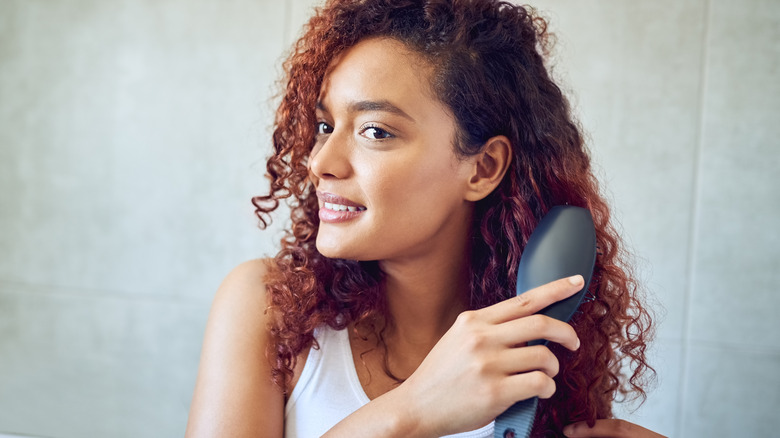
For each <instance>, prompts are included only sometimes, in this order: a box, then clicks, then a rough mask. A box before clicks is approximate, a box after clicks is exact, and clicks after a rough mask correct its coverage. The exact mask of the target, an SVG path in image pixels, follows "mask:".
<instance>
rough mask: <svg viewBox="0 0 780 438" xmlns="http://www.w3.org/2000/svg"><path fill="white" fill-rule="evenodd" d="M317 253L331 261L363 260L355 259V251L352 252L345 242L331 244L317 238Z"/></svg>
mask: <svg viewBox="0 0 780 438" xmlns="http://www.w3.org/2000/svg"><path fill="white" fill-rule="evenodd" d="M317 251H319V252H320V254H322V255H324V256H325V257H327V258H329V259H345V260H361V259H360V258H358V257H355V255H356V254H355V253H354V251H350V249H349V248H348V247H346V246H345V245H344V242H331V241H325V239H321V238H320V236H317Z"/></svg>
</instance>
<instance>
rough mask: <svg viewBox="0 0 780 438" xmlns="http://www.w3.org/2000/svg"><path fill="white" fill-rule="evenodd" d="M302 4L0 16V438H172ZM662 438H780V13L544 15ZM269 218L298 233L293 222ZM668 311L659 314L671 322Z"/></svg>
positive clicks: (604, 4)
mask: <svg viewBox="0 0 780 438" xmlns="http://www.w3.org/2000/svg"><path fill="white" fill-rule="evenodd" d="M310 4H313V2H312V1H311V0H306V1H293V0H287V1H277V0H253V1H249V0H232V1H220V2H216V1H206V0H161V1H151V0H148V1H131V0H125V1H119V0H116V1H100V0H92V1H89V0H69V1H65V0H63V1H58V2H54V1H44V0H0V433H2V432H6V433H20V434H21V433H23V434H30V435H40V436H48V437H85V436H111V437H125V436H127V437H130V436H145V437H154V436H160V437H162V436H180V435H182V434H183V431H184V425H185V423H186V416H187V410H188V406H189V401H190V397H191V393H192V386H193V382H194V378H195V372H196V367H197V361H198V354H199V350H200V342H201V336H202V332H203V328H204V325H205V319H206V314H207V311H208V306H209V302H210V299H211V296H212V294H213V292H214V291H215V289H216V288H217V286H218V284H219V282H220V280H221V278H222V277H223V276H224V275H225V274H226V273H227V272H228V271H229V269H230V268H231V267H232V266H234V265H235V264H237V263H239V262H240V261H242V260H245V259H248V258H253V257H258V256H263V255H268V254H272V253H273V252H274V250H273V248H274V245H275V243H276V241H277V239H278V237H279V232H278V230H277V229H273V230H270V231H264V232H260V231H257V230H256V229H255V228H254V224H255V220H254V217H253V215H252V207H251V205H250V204H249V198H250V197H251V196H252V195H253V194H256V193H260V192H261V191H262V190H263V188H264V187H265V182H264V179H263V178H262V174H263V171H264V164H263V161H264V157H265V156H266V155H267V154H268V153H269V146H268V127H269V125H270V121H271V114H272V106H271V104H270V103H269V97H270V96H271V93H272V90H273V82H274V80H275V79H276V77H277V76H278V72H279V60H280V57H281V56H282V54H283V52H284V50H285V48H286V47H287V46H288V45H289V43H290V42H291V41H292V40H293V38H294V36H295V35H296V34H297V32H298V30H299V28H300V24H301V23H302V22H303V21H304V20H305V17H306V15H307V14H308V10H309V8H310ZM536 5H537V7H538V8H539V9H540V10H542V11H544V13H545V15H547V16H548V17H549V18H551V20H552V28H553V30H554V31H555V32H556V33H557V35H558V40H559V44H558V48H557V51H556V68H555V72H556V75H557V76H558V77H559V78H561V79H562V81H563V84H564V86H565V88H566V89H568V90H571V91H572V92H573V93H574V97H573V102H574V104H575V107H576V109H577V112H578V114H580V119H581V121H582V124H583V125H584V127H585V129H586V131H587V132H588V133H589V138H590V144H591V146H592V149H593V155H594V158H595V160H596V162H597V167H598V169H599V172H600V175H601V179H602V181H603V183H604V186H605V191H606V192H607V193H608V194H609V195H610V197H611V198H612V199H613V201H614V202H613V204H614V208H615V214H616V219H618V220H619V222H620V224H621V226H622V229H623V231H624V235H625V237H626V240H627V241H628V242H629V243H630V244H631V246H632V248H633V250H634V251H635V252H636V253H637V254H638V256H639V260H638V270H639V273H640V275H641V277H642V278H643V279H644V281H645V285H646V287H647V289H648V291H649V292H650V295H651V298H652V299H653V300H655V301H658V302H659V303H660V305H662V306H663V308H665V311H661V312H660V313H662V314H665V316H664V317H663V318H660V319H659V321H660V323H659V327H658V338H657V342H656V343H655V347H654V349H653V351H652V352H651V355H652V357H653V360H654V365H655V366H656V368H657V369H658V371H659V385H658V388H657V390H656V391H654V392H653V393H651V395H650V398H649V400H648V402H647V403H646V404H645V405H644V406H643V407H641V408H640V409H639V410H638V411H636V412H634V413H630V412H626V411H625V409H621V410H620V411H621V412H623V413H624V415H626V416H628V418H631V419H633V420H634V421H637V422H639V423H641V424H643V425H646V426H648V427H650V428H653V429H655V430H657V431H659V432H662V433H664V434H667V435H671V436H684V437H700V436H734V437H737V436H739V437H741V436H771V435H773V434H774V433H775V431H776V430H777V429H778V428H780V417H779V416H778V415H777V412H779V411H780V377H778V376H780V374H778V373H777V370H778V369H780V323H779V322H778V318H777V317H776V316H775V308H776V307H777V306H779V305H780V294H778V293H777V292H776V289H777V288H776V287H774V285H776V284H780V274H779V273H778V272H779V271H780V269H778V268H780V249H779V248H780V232H778V231H777V229H778V226H777V224H778V223H779V222H780V221H778V219H777V217H778V215H780V195H779V194H778V189H780V177H778V176H777V174H778V171H777V169H779V168H780V144H778V143H779V141H778V138H780V69H779V68H778V64H779V63H780V53H778V52H780V31H779V30H778V29H780V3H778V2H776V1H773V0H749V1H745V2H733V1H726V0H654V1H649V0H648V1H644V0H643V1H632V2H629V1H624V0H598V1H588V2H583V1H577V0H548V1H540V2H537V3H536ZM278 222H283V220H280V221H278ZM659 308H660V306H659Z"/></svg>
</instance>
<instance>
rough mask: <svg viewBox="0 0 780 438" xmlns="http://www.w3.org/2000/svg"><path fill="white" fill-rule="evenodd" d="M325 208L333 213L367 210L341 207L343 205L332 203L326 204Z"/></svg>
mask: <svg viewBox="0 0 780 438" xmlns="http://www.w3.org/2000/svg"><path fill="white" fill-rule="evenodd" d="M324 205H325V208H327V209H328V210H333V211H363V210H365V208H363V207H353V206H351V205H350V206H347V205H341V204H334V203H332V202H325V203H324Z"/></svg>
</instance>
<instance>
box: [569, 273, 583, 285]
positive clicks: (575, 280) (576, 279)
mask: <svg viewBox="0 0 780 438" xmlns="http://www.w3.org/2000/svg"><path fill="white" fill-rule="evenodd" d="M584 281H585V280H583V278H582V275H579V274H577V275H572V276H571V277H569V283H571V284H572V286H577V285H580V284H582V283H583V282H584Z"/></svg>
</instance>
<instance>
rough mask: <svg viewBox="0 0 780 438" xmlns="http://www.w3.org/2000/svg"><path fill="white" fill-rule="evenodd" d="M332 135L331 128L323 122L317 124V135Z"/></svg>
mask: <svg viewBox="0 0 780 438" xmlns="http://www.w3.org/2000/svg"><path fill="white" fill-rule="evenodd" d="M331 133H333V127H332V126H330V125H328V124H327V123H325V122H319V123H317V134H318V135H319V134H331Z"/></svg>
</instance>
